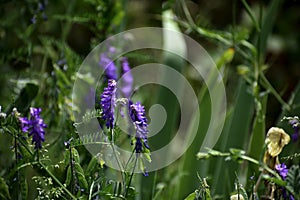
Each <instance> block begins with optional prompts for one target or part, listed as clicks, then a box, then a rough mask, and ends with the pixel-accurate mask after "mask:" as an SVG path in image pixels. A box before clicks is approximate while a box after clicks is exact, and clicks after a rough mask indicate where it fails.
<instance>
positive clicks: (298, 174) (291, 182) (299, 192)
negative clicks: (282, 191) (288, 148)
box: [286, 165, 300, 199]
mask: <svg viewBox="0 0 300 200" xmlns="http://www.w3.org/2000/svg"><path fill="white" fill-rule="evenodd" d="M286 182H287V187H289V188H290V190H291V192H292V194H293V195H294V197H295V199H299V198H300V168H299V165H293V166H292V167H291V168H290V169H289V172H288V175H287V177H286Z"/></svg>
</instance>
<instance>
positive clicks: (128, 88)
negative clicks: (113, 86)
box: [121, 57, 133, 98]
mask: <svg viewBox="0 0 300 200" xmlns="http://www.w3.org/2000/svg"><path fill="white" fill-rule="evenodd" d="M122 74H124V75H123V79H122V88H121V91H122V93H123V95H124V97H125V98H129V97H130V95H131V92H132V85H133V77H132V74H131V72H130V66H129V63H128V60H127V58H126V57H124V58H122Z"/></svg>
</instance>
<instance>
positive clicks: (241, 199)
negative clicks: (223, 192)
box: [230, 194, 244, 200]
mask: <svg viewBox="0 0 300 200" xmlns="http://www.w3.org/2000/svg"><path fill="white" fill-rule="evenodd" d="M238 199H239V200H244V197H243V196H242V195H241V194H235V195H231V196H230V200H238Z"/></svg>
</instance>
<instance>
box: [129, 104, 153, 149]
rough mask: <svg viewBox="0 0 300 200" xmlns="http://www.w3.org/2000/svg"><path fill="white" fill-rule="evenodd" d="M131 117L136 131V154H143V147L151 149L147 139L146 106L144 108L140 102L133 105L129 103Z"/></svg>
mask: <svg viewBox="0 0 300 200" xmlns="http://www.w3.org/2000/svg"><path fill="white" fill-rule="evenodd" d="M129 115H130V118H131V120H132V122H133V124H134V125H135V129H136V135H135V140H136V143H135V152H136V153H141V152H142V151H143V145H144V147H146V148H147V149H149V146H148V139H147V133H148V129H147V128H148V124H147V118H146V112H145V108H144V106H142V105H141V103H140V102H136V103H135V104H133V103H132V102H131V101H129Z"/></svg>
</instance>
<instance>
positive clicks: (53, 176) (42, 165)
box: [38, 161, 77, 199]
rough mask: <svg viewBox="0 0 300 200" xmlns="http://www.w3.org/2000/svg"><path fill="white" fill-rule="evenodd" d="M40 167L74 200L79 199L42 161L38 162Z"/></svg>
mask: <svg viewBox="0 0 300 200" xmlns="http://www.w3.org/2000/svg"><path fill="white" fill-rule="evenodd" d="M38 163H39V165H40V166H41V167H42V168H43V169H44V170H45V171H46V172H47V173H48V174H49V175H50V176H51V178H53V180H54V181H55V182H56V183H57V184H58V185H59V186H60V187H61V188H62V189H63V190H64V191H65V192H66V193H67V194H68V195H69V196H70V197H71V198H72V199H77V198H76V197H75V196H74V195H73V194H72V193H71V192H70V191H69V190H68V189H67V188H66V187H65V186H64V185H63V184H62V183H61V182H60V181H59V180H58V179H57V178H56V176H55V175H54V174H52V172H51V171H50V170H48V169H47V167H46V166H45V165H44V164H43V163H42V162H40V161H38Z"/></svg>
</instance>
